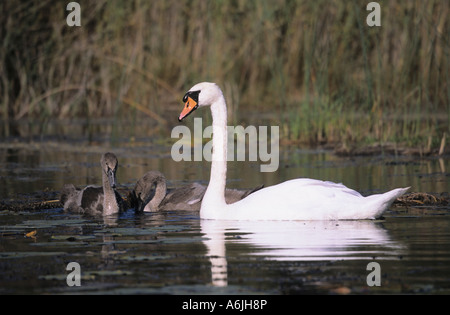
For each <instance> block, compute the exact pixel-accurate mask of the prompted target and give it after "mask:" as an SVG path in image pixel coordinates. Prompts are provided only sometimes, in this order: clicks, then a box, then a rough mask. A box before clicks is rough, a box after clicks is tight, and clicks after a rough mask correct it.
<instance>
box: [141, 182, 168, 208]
mask: <svg viewBox="0 0 450 315" xmlns="http://www.w3.org/2000/svg"><path fill="white" fill-rule="evenodd" d="M151 185H155V186H156V187H155V195H154V196H153V198H152V200H151V201H150V202H149V203H148V204H147V206H148V207H150V209H152V210H150V211H157V209H158V207H159V205H160V204H161V201H163V199H164V197H165V196H166V193H167V186H166V181H165V180H162V179H161V178H158V179H156V180H155V181H154V182H153V183H152V184H151ZM150 188H151V187H150ZM147 206H146V207H145V208H146V209H147ZM144 211H146V210H144Z"/></svg>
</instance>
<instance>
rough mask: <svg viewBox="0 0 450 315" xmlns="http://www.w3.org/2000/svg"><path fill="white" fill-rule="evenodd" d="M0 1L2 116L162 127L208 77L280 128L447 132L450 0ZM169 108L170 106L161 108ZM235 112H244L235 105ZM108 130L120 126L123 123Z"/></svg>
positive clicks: (321, 133) (328, 138) (305, 132)
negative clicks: (371, 7) (70, 4)
mask: <svg viewBox="0 0 450 315" xmlns="http://www.w3.org/2000/svg"><path fill="white" fill-rule="evenodd" d="M79 3H80V7H81V26H80V27H77V26H73V27H70V26H68V25H67V23H66V17H67V15H68V13H69V12H68V11H67V10H66V4H67V3H65V2H55V1H50V0H40V1H27V2H22V1H18V0H10V1H2V2H1V3H0V18H1V20H2V21H3V23H2V27H1V28H0V37H1V38H2V39H3V42H2V49H1V50H0V72H1V80H0V95H1V97H0V117H1V118H2V119H3V121H4V122H5V123H6V124H5V127H4V128H3V129H4V130H2V134H3V135H8V132H9V129H8V123H11V122H13V121H17V120H20V119H23V118H30V119H36V118H39V119H41V120H42V121H43V122H44V123H45V121H47V120H48V119H52V118H57V119H61V118H68V117H69V118H73V117H82V118H84V119H86V120H90V119H94V118H96V117H110V118H113V119H115V120H120V119H122V118H127V119H132V120H133V121H136V120H137V119H138V117H139V115H140V114H141V113H143V114H144V115H147V116H150V119H154V120H155V121H157V123H158V124H165V122H166V120H165V118H164V111H165V108H166V106H165V105H167V104H171V103H175V102H177V103H179V101H180V98H181V96H182V93H183V92H184V91H185V89H186V88H187V87H189V86H191V85H192V84H193V83H194V82H197V81H205V80H211V81H215V82H218V83H221V85H222V86H223V88H224V93H226V94H228V95H233V98H234V100H235V102H234V103H235V104H234V105H235V106H234V109H233V112H234V116H235V117H234V118H233V120H234V121H235V122H237V121H239V118H238V117H236V116H237V115H238V114H239V111H240V110H258V111H264V110H265V109H267V108H269V107H270V110H271V111H272V112H273V111H274V109H276V110H275V112H277V113H278V114H277V115H274V116H273V117H271V119H270V120H271V123H272V124H276V125H280V126H281V128H280V129H281V130H282V132H283V135H282V136H283V138H284V139H289V140H295V141H302V142H311V143H314V144H316V143H326V142H344V143H345V142H361V141H368V142H384V141H388V140H389V141H395V142H402V141H403V142H404V141H406V142H408V143H409V144H410V145H418V144H420V143H424V142H426V141H427V140H428V138H429V137H430V136H431V137H432V138H433V145H435V146H438V145H439V141H440V139H442V135H443V133H444V132H449V131H450V126H449V118H450V92H449V91H450V88H449V86H450V84H449V83H450V77H449V73H450V62H449V37H448V36H449V34H450V32H449V31H448V30H449V29H450V26H449V23H450V22H449V18H448V16H450V14H449V11H450V4H449V2H448V1H439V0H430V1H419V0H408V1H401V2H394V1H379V3H380V6H381V23H382V25H381V27H369V26H367V25H366V24H365V20H366V17H367V14H368V11H366V5H367V1H356V0H355V1H324V0H321V1H313V2H311V1H304V0H297V1H295V0H271V1H243V0H237V1H205V0H193V1H187V0H164V1H162V0H157V1H151V2H147V1H141V0H133V1H106V0H101V1H79ZM161 105H164V106H161ZM238 109H239V110H238ZM112 133H113V134H114V133H116V134H117V130H113V131H112Z"/></svg>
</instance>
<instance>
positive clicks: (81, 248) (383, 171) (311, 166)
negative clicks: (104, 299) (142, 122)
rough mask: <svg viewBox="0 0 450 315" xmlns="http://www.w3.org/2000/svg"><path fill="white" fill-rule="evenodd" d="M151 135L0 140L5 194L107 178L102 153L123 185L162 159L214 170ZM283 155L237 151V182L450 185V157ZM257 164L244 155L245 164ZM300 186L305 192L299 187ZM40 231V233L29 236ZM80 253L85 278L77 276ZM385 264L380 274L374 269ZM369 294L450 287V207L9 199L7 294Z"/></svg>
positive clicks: (0, 243) (0, 264)
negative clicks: (102, 211) (286, 212)
mask: <svg viewBox="0 0 450 315" xmlns="http://www.w3.org/2000/svg"><path fill="white" fill-rule="evenodd" d="M139 141H140V140H139V139H133V141H128V142H122V144H121V145H119V146H117V147H113V148H111V147H108V146H105V144H104V143H102V142H101V141H99V143H97V144H95V143H94V144H92V143H91V144H90V145H85V144H83V145H73V143H72V144H70V145H67V144H63V143H61V142H58V141H55V142H52V141H45V142H39V141H36V142H32V143H31V144H30V143H27V144H23V143H18V144H16V145H4V146H2V147H0V178H1V180H0V185H1V186H0V199H11V198H18V197H17V196H20V195H21V194H25V195H26V194H28V193H32V192H35V191H42V190H50V191H52V190H59V189H60V188H61V187H62V185H63V184H64V183H74V184H76V185H79V186H83V185H87V184H99V183H100V178H101V175H100V169H99V159H100V155H101V153H102V152H104V151H106V150H109V151H113V152H115V153H116V155H117V156H118V158H119V163H120V168H119V170H118V174H117V178H118V180H119V182H120V183H121V184H122V189H125V190H126V189H130V188H131V187H132V186H133V185H134V183H135V181H136V179H137V178H138V177H140V175H141V174H143V173H144V172H145V171H148V170H151V169H158V170H160V171H162V172H163V173H164V174H165V175H166V177H167V178H168V179H169V180H170V183H169V184H170V185H171V186H177V185H181V184H183V183H185V182H191V181H200V182H202V183H207V181H208V178H209V166H210V164H209V163H208V162H205V161H202V162H178V163H177V162H174V161H173V160H172V159H171V158H170V146H168V145H167V143H160V144H158V141H153V140H151V141H150V140H147V141H144V142H143V143H140V142H139ZM280 152H281V156H280V168H279V169H278V171H277V172H274V173H260V172H259V165H260V163H259V162H251V163H250V162H231V163H229V165H228V168H229V169H228V186H229V187H238V188H248V187H254V186H257V185H259V184H261V183H265V184H266V185H272V184H276V183H279V182H281V181H284V180H287V179H290V178H295V177H311V178H318V179H326V180H331V181H336V182H343V183H345V184H346V185H347V186H349V187H351V188H354V189H356V190H359V191H361V192H362V193H363V194H369V193H376V192H383V191H387V190H389V189H392V188H395V187H405V186H411V187H412V188H411V191H416V192H417V191H420V192H432V193H438V194H439V193H445V192H449V178H450V176H449V172H448V170H449V169H450V160H449V158H448V157H444V158H441V159H438V158H426V159H418V158H411V157H394V156H383V157H380V156H378V157H364V158H340V157H336V156H335V155H333V154H332V153H331V152H328V151H320V150H314V151H308V150H300V149H297V148H295V147H292V146H291V147H280ZM244 166H245V167H244ZM299 198H301V196H299ZM33 231H36V234H35V235H34V236H33V235H30V236H26V234H27V233H30V232H33ZM70 262H76V263H78V264H79V266H80V271H81V286H68V284H67V281H66V280H67V278H68V276H69V277H70V274H71V271H72V269H69V270H66V267H67V265H68V264H69V263H70ZM371 262H376V263H378V266H379V268H378V269H377V270H378V271H379V280H380V281H381V283H380V284H381V285H380V286H370V285H369V284H368V281H367V277H368V275H369V274H370V273H371V272H372V271H373V270H374V269H372V268H369V270H368V264H369V263H371ZM17 293H32V294H43V293H111V294H118V293H130V294H133V293H156V294H166V293H168V294H257V293H264V294H297V293H325V294H330V293H331V294H334V293H337V294H347V293H355V294H360V293H361V294H366V293H369V294H371V293H446V294H449V293H450V208H449V207H448V206H446V207H425V206H420V205H418V206H417V207H410V208H392V209H391V210H390V211H389V212H388V213H386V215H385V219H384V220H381V221H339V222H334V221H333V222H227V221H224V222H217V221H207V220H200V219H199V217H198V214H197V213H189V212H167V213H164V214H144V215H139V216H136V215H134V213H133V211H131V210H130V211H129V212H127V213H124V214H122V215H121V216H120V217H118V218H108V219H103V218H86V217H82V216H79V215H73V214H67V213H64V212H63V211H62V209H50V210H41V211H21V212H11V211H0V294H17Z"/></svg>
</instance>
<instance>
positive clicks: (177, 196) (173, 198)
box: [130, 171, 262, 212]
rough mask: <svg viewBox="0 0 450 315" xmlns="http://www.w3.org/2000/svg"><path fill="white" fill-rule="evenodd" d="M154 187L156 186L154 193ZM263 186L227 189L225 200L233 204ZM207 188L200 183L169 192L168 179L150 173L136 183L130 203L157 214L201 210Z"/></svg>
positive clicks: (138, 208) (138, 209) (153, 172)
mask: <svg viewBox="0 0 450 315" xmlns="http://www.w3.org/2000/svg"><path fill="white" fill-rule="evenodd" d="M153 186H156V188H155V190H154V191H153V189H152V188H153ZM261 188H262V186H259V187H256V188H255V189H253V190H237V189H227V190H226V191H225V199H226V201H227V202H228V203H233V202H236V201H238V200H241V199H242V198H244V197H246V196H247V195H249V194H251V193H252V192H254V191H256V190H258V189H261ZM205 191H206V187H205V186H203V185H201V184H199V183H192V184H189V185H185V186H183V187H180V188H175V189H171V190H169V192H167V187H166V178H165V177H164V175H163V174H162V173H161V172H158V171H149V172H147V173H145V174H144V176H142V177H141V178H140V179H139V180H138V181H137V183H136V185H135V187H134V190H133V191H132V192H131V194H130V203H131V205H132V206H134V208H135V209H136V212H141V211H144V212H155V211H161V210H191V211H198V210H200V204H201V200H202V198H203V195H204V194H205Z"/></svg>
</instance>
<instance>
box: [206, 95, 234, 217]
mask: <svg viewBox="0 0 450 315" xmlns="http://www.w3.org/2000/svg"><path fill="white" fill-rule="evenodd" d="M211 114H212V120H213V123H212V127H213V139H212V143H213V145H212V147H213V152H212V165H211V175H210V179H209V185H208V188H207V189H206V192H205V196H204V197H203V201H202V206H201V211H202V212H204V211H208V209H211V210H216V211H217V209H218V207H219V206H225V205H226V202H225V183H226V179H227V178H226V177H227V140H228V139H227V105H226V103H225V99H224V97H223V95H221V97H219V99H218V100H217V101H216V102H215V103H213V104H212V105H211Z"/></svg>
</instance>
